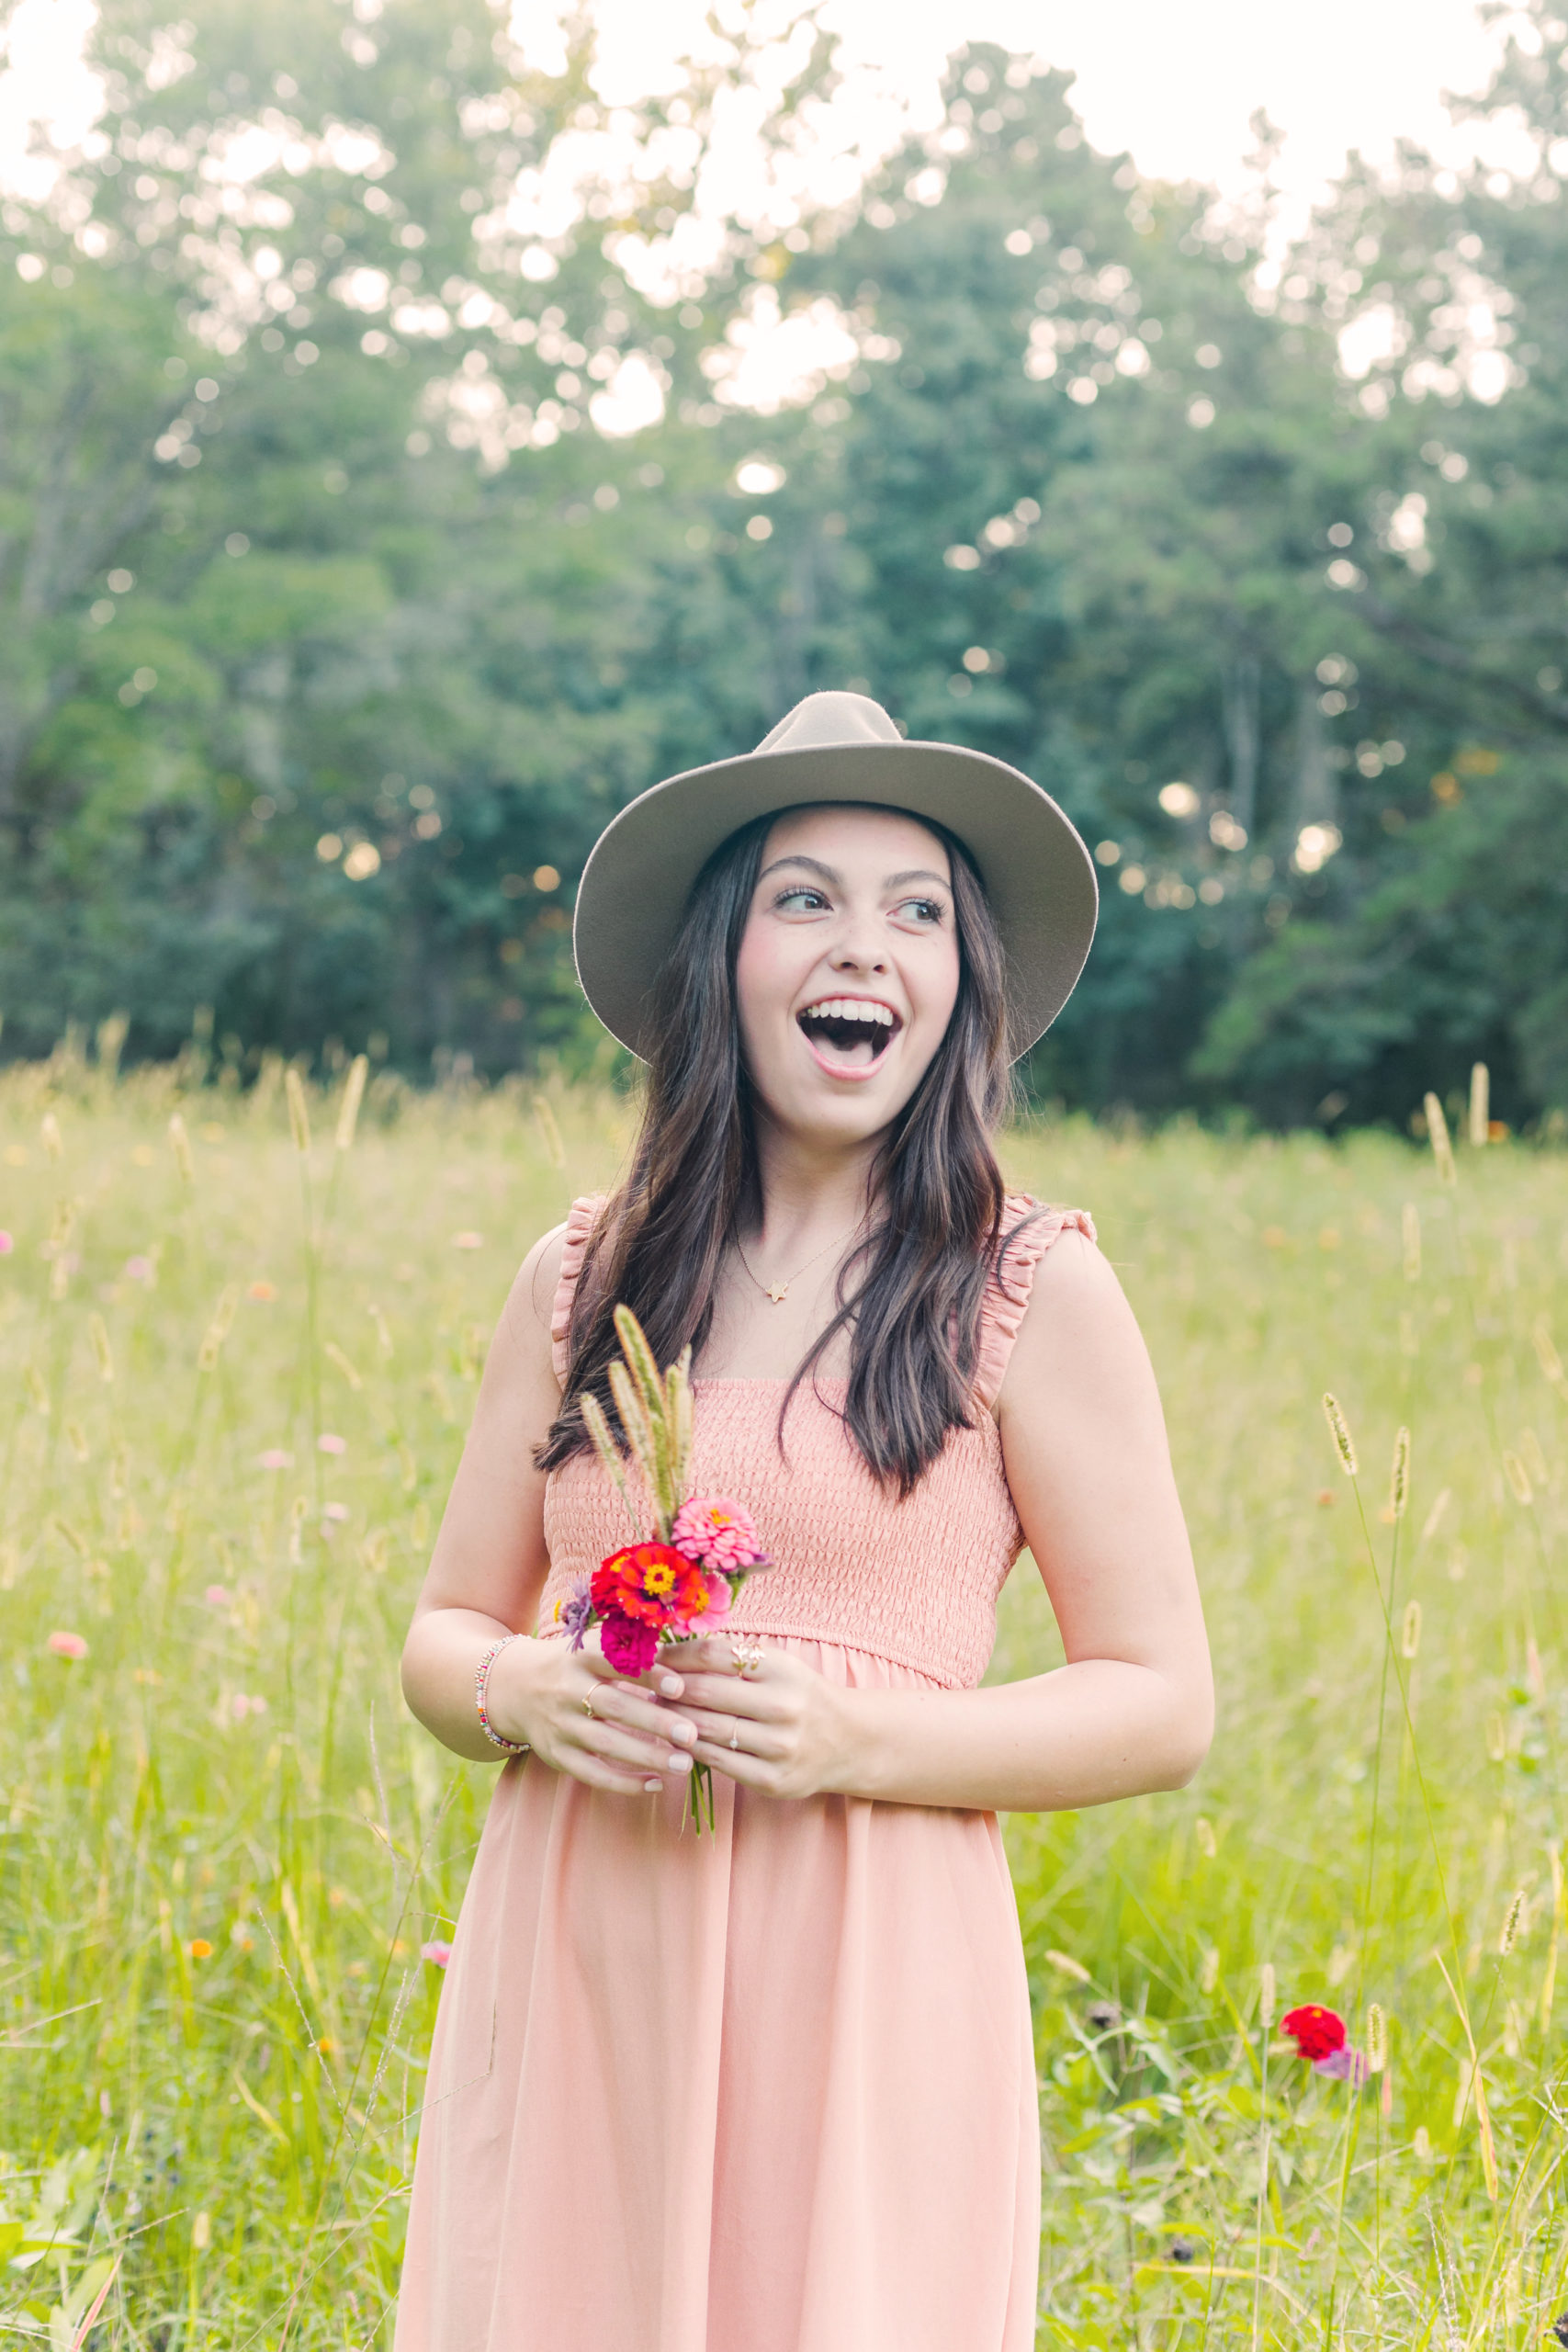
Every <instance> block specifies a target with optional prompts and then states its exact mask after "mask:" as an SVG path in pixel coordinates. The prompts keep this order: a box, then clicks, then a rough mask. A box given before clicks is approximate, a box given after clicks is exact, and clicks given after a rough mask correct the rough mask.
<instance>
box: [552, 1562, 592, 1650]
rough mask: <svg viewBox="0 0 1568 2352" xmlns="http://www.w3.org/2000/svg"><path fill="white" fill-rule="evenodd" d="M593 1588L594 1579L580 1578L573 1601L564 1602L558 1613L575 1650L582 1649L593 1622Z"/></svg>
mask: <svg viewBox="0 0 1568 2352" xmlns="http://www.w3.org/2000/svg"><path fill="white" fill-rule="evenodd" d="M591 1587H592V1578H590V1577H579V1578H578V1580H577V1582H576V1583H575V1584H574V1585H573V1586H572V1589H571V1599H570V1600H568V1601H565V1602H563V1603H562V1604H561V1607H560V1608H559V1610H558V1612H557V1613H558V1617H559V1620H560V1623H562V1624H563V1625H564V1626H565V1627H566V1630H567V1632H568V1633H569V1634H570V1635H571V1646H572V1648H573V1649H574V1650H580V1649H581V1647H582V1645H583V1641H584V1639H585V1637H586V1635H587V1633H588V1628H589V1625H590V1624H591V1623H592V1617H593V1598H592V1589H591Z"/></svg>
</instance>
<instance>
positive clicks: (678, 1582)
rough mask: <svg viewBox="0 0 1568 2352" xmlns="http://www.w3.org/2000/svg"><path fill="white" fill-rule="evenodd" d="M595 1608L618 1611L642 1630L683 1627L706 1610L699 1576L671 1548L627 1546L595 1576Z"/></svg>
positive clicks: (702, 1580)
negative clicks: (658, 1627) (665, 1626)
mask: <svg viewBox="0 0 1568 2352" xmlns="http://www.w3.org/2000/svg"><path fill="white" fill-rule="evenodd" d="M592 1600H593V1606H594V1608H595V1609H597V1610H599V1611H601V1612H602V1613H607V1612H608V1611H611V1610H618V1611H620V1612H621V1614H622V1615H623V1616H626V1617H635V1618H637V1620H638V1621H639V1622H640V1623H643V1624H645V1625H653V1626H663V1625H670V1624H675V1623H684V1622H685V1620H686V1619H687V1618H688V1617H691V1616H693V1615H700V1614H701V1612H702V1611H703V1610H704V1609H705V1607H706V1605H707V1579H706V1578H705V1576H704V1575H703V1572H702V1570H701V1569H700V1568H699V1567H696V1566H694V1565H693V1563H692V1562H691V1561H690V1560H688V1559H687V1558H686V1556H685V1555H684V1553H682V1552H677V1551H676V1550H674V1548H673V1547H672V1546H671V1544H628V1545H627V1546H626V1550H625V1551H624V1552H612V1553H611V1555H610V1556H609V1558H608V1559H607V1560H602V1561H601V1562H600V1564H599V1566H597V1567H596V1568H595V1569H594V1571H593V1583H592Z"/></svg>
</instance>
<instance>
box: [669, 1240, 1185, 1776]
mask: <svg viewBox="0 0 1568 2352" xmlns="http://www.w3.org/2000/svg"><path fill="white" fill-rule="evenodd" d="M999 1420H1000V1426H1001V1435H1002V1448H1003V1454H1004V1459H1005V1461H1006V1464H1007V1474H1008V1483H1009V1485H1010V1487H1011V1489H1012V1493H1013V1497H1014V1499H1015V1501H1016V1502H1017V1505H1018V1511H1019V1517H1020V1520H1021V1522H1022V1525H1023V1531H1024V1534H1025V1536H1026V1537H1027V1539H1028V1542H1029V1546H1030V1549H1031V1551H1032V1554H1033V1555H1034V1558H1035V1560H1036V1562H1037V1564H1038V1566H1039V1568H1040V1572H1041V1575H1042V1577H1043V1579H1044V1582H1045V1587H1046V1589H1047V1591H1048V1592H1049V1594H1050V1597H1051V1603H1052V1606H1053V1608H1054V1609H1055V1613H1056V1621H1057V1623H1058V1625H1059V1627H1060V1629H1061V1634H1062V1640H1063V1644H1064V1645H1065V1647H1066V1654H1067V1664H1066V1666H1064V1667H1060V1668H1057V1669H1056V1670H1055V1672H1053V1673H1050V1674H1041V1675H1034V1676H1032V1677H1030V1678H1029V1679H1026V1680H1023V1681H1020V1682H1010V1683H1004V1684H1000V1685H998V1686H995V1687H993V1688H991V1689H987V1690H982V1691H933V1692H925V1691H867V1690H858V1691H856V1690H840V1689H838V1688H836V1687H834V1686H831V1685H829V1684H828V1683H826V1682H824V1681H823V1680H822V1679H821V1677H819V1676H817V1675H813V1674H811V1672H810V1669H809V1668H804V1667H802V1666H801V1665H800V1663H799V1661H797V1660H794V1659H789V1658H780V1657H771V1658H770V1659H769V1660H768V1662H767V1665H766V1667H765V1668H764V1670H763V1672H762V1673H761V1675H759V1677H758V1678H757V1679H756V1680H755V1681H751V1682H744V1681H738V1680H736V1679H734V1677H733V1673H732V1672H731V1673H726V1672H724V1671H723V1670H722V1666H721V1660H722V1657H723V1645H722V1644H721V1642H720V1641H719V1640H718V1639H717V1638H715V1640H714V1641H713V1642H712V1643H710V1644H709V1645H707V1648H708V1651H709V1654H710V1656H711V1659H712V1665H713V1668H716V1669H718V1670H710V1671H706V1672H703V1673H698V1674H693V1673H691V1672H688V1673H687V1675H686V1702H685V1707H684V1712H686V1713H692V1714H694V1716H695V1718H696V1721H697V1723H698V1724H699V1726H700V1727H701V1728H702V1729H703V1731H704V1733H705V1734H707V1733H708V1732H709V1731H711V1732H712V1733H713V1734H714V1735H715V1736H713V1737H712V1738H711V1739H710V1738H709V1737H707V1736H705V1737H704V1738H703V1739H701V1740H700V1741H699V1742H698V1745H697V1747H696V1750H695V1753H696V1754H697V1756H698V1757H699V1758H703V1759H705V1761H707V1762H709V1763H711V1764H713V1765H714V1766H715V1767H716V1769H718V1770H729V1771H731V1772H732V1773H733V1775H734V1777H735V1778H736V1779H737V1780H741V1781H747V1782H748V1783H750V1784H751V1785H754V1786H756V1787H759V1788H761V1789H765V1790H770V1791H771V1792H773V1793H775V1794H778V1795H801V1794H806V1793H807V1792H808V1791H809V1790H811V1789H813V1788H816V1789H823V1790H837V1791H840V1792H843V1793H846V1794H850V1795H855V1796H864V1797H879V1798H883V1799H886V1800H892V1801H894V1802H896V1803H899V1804H931V1805H956V1806H972V1807H976V1808H980V1809H984V1810H993V1809H994V1810H995V1811H997V1812H1010V1813H1040V1812H1047V1811H1061V1810H1070V1809H1074V1808H1077V1807H1078V1806H1081V1805H1091V1804H1106V1803H1108V1802H1110V1801H1111V1799H1113V1798H1116V1797H1124V1796H1133V1795H1135V1794H1137V1793H1138V1792H1141V1791H1144V1790H1148V1789H1171V1788H1179V1787H1181V1786H1182V1785H1183V1784H1184V1783H1185V1782H1186V1781H1189V1780H1190V1778H1191V1776H1192V1774H1193V1773H1194V1772H1195V1771H1196V1770H1197V1769H1198V1766H1199V1765H1200V1763H1201V1761H1202V1759H1203V1757H1204V1755H1205V1753H1206V1752H1207V1749H1208V1745H1209V1740H1210V1737H1211V1735H1212V1731H1213V1684H1212V1679H1211V1676H1210V1668H1209V1650H1208V1642H1207V1638H1206V1636H1205V1634H1204V1630H1203V1617H1202V1610H1201V1604H1200V1601H1199V1598H1198V1588H1197V1579H1196V1577H1195V1576H1194V1574H1193V1568H1192V1555H1191V1551H1190V1546H1189V1544H1188V1540H1187V1531H1186V1527H1185V1525H1184V1523H1183V1521H1182V1516H1181V1506H1180V1503H1179V1500H1178V1498H1177V1493H1176V1484H1175V1480H1174V1477H1173V1476H1172V1474H1171V1467H1170V1454H1169V1449H1168V1445H1167V1442H1166V1433H1165V1420H1164V1416H1163V1414H1162V1412H1161V1409H1160V1402H1159V1394H1158V1391H1157V1389H1156V1385H1155V1378H1154V1372H1153V1369H1152V1367H1151V1365H1150V1363H1149V1359H1148V1352H1147V1350H1146V1349H1145V1346H1144V1342H1143V1338H1142V1335H1141V1333H1140V1332H1139V1330H1138V1327H1137V1324H1136V1322H1135V1320H1134V1317H1133V1313H1132V1309H1131V1308H1130V1307H1129V1306H1128V1305H1127V1302H1126V1299H1125V1298H1124V1296H1123V1295H1122V1287H1121V1284H1120V1283H1118V1282H1117V1280H1116V1277H1115V1274H1114V1273H1113V1272H1112V1271H1111V1267H1110V1265H1109V1264H1108V1263H1107V1262H1106V1261H1105V1260H1104V1259H1103V1258H1102V1257H1101V1256H1100V1252H1099V1251H1098V1250H1096V1249H1095V1248H1094V1245H1093V1244H1092V1243H1091V1242H1089V1241H1087V1240H1085V1239H1084V1238H1083V1237H1082V1236H1080V1235H1078V1234H1074V1233H1068V1234H1064V1235H1063V1236H1062V1238H1061V1239H1060V1240H1059V1241H1057V1242H1056V1243H1055V1246H1054V1248H1053V1249H1052V1250H1050V1252H1049V1253H1048V1255H1047V1256H1046V1257H1045V1258H1043V1260H1042V1261H1041V1264H1040V1267H1039V1271H1038V1272H1037V1274H1036V1277H1035V1283H1034V1289H1033V1295H1032V1299H1031V1302H1030V1306H1029V1309H1028V1312H1027V1314H1026V1315H1025V1317H1024V1321H1023V1327H1022V1329H1021V1331H1020V1333H1019V1337H1018V1340H1017V1342H1016V1345H1015V1347H1014V1350H1013V1353H1012V1357H1011V1360H1010V1363H1009V1366H1008V1373H1007V1378H1006V1381H1005V1383H1004V1385H1003V1388H1002V1396H1001V1403H1000V1412H999ZM694 1662H695V1661H694ZM737 1714H739V1715H749V1716H751V1717H752V1718H753V1719H754V1720H753V1722H752V1723H751V1724H748V1725H747V1726H746V1728H745V1731H744V1734H743V1736H744V1739H745V1742H746V1747H748V1748H750V1749H753V1750H754V1751H755V1752H754V1754H751V1755H748V1754H746V1753H741V1754H739V1755H736V1754H733V1753H731V1752H730V1751H729V1750H728V1745H727V1743H728V1736H729V1731H730V1728H731V1725H732V1723H733V1720H734V1717H735V1715H737Z"/></svg>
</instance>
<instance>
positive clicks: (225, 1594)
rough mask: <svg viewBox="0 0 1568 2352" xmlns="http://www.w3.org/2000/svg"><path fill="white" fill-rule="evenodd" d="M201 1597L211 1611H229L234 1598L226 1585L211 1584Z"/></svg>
mask: <svg viewBox="0 0 1568 2352" xmlns="http://www.w3.org/2000/svg"><path fill="white" fill-rule="evenodd" d="M201 1597H202V1599H203V1600H205V1601H206V1603H207V1605H208V1607H209V1609H227V1608H228V1606H229V1604H230V1602H231V1600H233V1598H234V1596H233V1594H232V1593H231V1591H230V1589H229V1588H228V1586H227V1585H226V1584H209V1586H208V1588H207V1590H206V1591H205V1592H204V1593H203V1594H202V1596H201Z"/></svg>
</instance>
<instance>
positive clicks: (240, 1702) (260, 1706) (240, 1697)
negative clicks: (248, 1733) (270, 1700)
mask: <svg viewBox="0 0 1568 2352" xmlns="http://www.w3.org/2000/svg"><path fill="white" fill-rule="evenodd" d="M231 1705H232V1708H233V1711H234V1721H235V1722H236V1723H237V1724H243V1722H244V1720H245V1717H246V1716H247V1715H265V1713H266V1701H265V1699H260V1698H256V1699H249V1698H247V1697H246V1696H245V1693H244V1692H243V1691H235V1693H234V1696H233V1699H232V1701H231Z"/></svg>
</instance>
